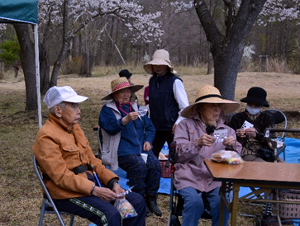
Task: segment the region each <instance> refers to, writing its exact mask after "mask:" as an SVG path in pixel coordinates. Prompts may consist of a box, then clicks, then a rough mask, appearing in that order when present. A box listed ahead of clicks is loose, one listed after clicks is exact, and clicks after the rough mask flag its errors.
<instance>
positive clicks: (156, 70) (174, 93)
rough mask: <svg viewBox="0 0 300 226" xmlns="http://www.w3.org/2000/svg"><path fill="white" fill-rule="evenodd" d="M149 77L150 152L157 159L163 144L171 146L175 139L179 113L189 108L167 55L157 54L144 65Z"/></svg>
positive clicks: (158, 51)
mask: <svg viewBox="0 0 300 226" xmlns="http://www.w3.org/2000/svg"><path fill="white" fill-rule="evenodd" d="M144 69H145V71H146V72H147V73H149V74H151V75H152V77H151V78H150V80H149V109H150V119H151V120H152V122H153V124H154V127H155V129H156V134H155V138H154V141H153V152H154V154H155V155H156V157H158V156H159V152H160V151H161V149H162V147H163V145H164V143H165V141H167V142H168V144H170V143H171V142H172V141H173V139H174V131H175V128H176V125H177V124H178V123H179V122H180V121H181V120H182V119H184V118H183V117H182V116H180V113H181V111H182V110H183V109H184V108H185V107H187V106H188V105H189V102H188V97H187V94H186V91H185V89H184V86H183V83H182V80H181V79H180V78H179V77H178V76H176V75H175V74H174V70H173V67H172V66H171V61H170V57H169V52H168V51H166V50H164V49H159V50H156V51H155V52H154V54H153V57H152V61H150V62H148V63H146V64H145V65H144Z"/></svg>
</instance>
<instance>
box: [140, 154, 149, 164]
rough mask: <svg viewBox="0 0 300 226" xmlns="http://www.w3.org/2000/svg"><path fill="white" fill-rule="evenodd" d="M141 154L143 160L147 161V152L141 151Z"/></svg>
mask: <svg viewBox="0 0 300 226" xmlns="http://www.w3.org/2000/svg"><path fill="white" fill-rule="evenodd" d="M141 156H142V158H143V160H144V162H145V163H147V158H148V154H146V153H142V154H141Z"/></svg>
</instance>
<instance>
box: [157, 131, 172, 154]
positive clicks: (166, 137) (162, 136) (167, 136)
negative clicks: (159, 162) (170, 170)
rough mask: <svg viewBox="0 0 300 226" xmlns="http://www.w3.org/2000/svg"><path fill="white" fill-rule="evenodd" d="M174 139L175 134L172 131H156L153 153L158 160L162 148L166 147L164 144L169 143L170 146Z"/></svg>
mask: <svg viewBox="0 0 300 226" xmlns="http://www.w3.org/2000/svg"><path fill="white" fill-rule="evenodd" d="M173 139H174V134H173V133H172V130H170V131H156V133H155V137H154V140H153V143H152V145H153V149H152V151H153V153H154V155H155V156H156V157H157V158H158V156H159V152H160V151H161V149H162V147H163V146H164V143H165V142H166V141H167V142H168V144H170V143H171V142H172V141H173Z"/></svg>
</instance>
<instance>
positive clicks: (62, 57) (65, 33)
mask: <svg viewBox="0 0 300 226" xmlns="http://www.w3.org/2000/svg"><path fill="white" fill-rule="evenodd" d="M68 5H69V0H64V12H63V44H62V48H61V51H60V54H59V56H58V58H57V60H56V61H55V64H54V67H53V70H52V75H51V81H50V87H52V86H56V85H57V78H58V72H59V69H60V67H61V65H62V63H63V62H64V60H65V58H66V56H67V53H68V46H69V40H68V26H69V25H68V24H69V7H68Z"/></svg>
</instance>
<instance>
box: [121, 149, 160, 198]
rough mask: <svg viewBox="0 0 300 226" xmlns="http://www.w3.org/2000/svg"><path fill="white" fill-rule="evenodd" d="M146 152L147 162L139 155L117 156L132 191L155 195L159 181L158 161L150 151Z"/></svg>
mask: <svg viewBox="0 0 300 226" xmlns="http://www.w3.org/2000/svg"><path fill="white" fill-rule="evenodd" d="M145 153H147V154H148V158H147V163H145V162H144V160H143V159H142V157H141V156H140V155H125V156H119V158H118V160H119V166H120V167H121V168H122V169H123V170H124V171H126V172H127V178H128V179H129V184H130V186H134V187H133V189H132V190H133V191H135V192H137V193H139V194H141V195H142V196H145V195H156V194H157V191H158V189H159V183H160V171H161V169H160V162H159V160H158V159H157V158H156V157H155V155H154V154H153V152H152V151H148V152H145Z"/></svg>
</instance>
